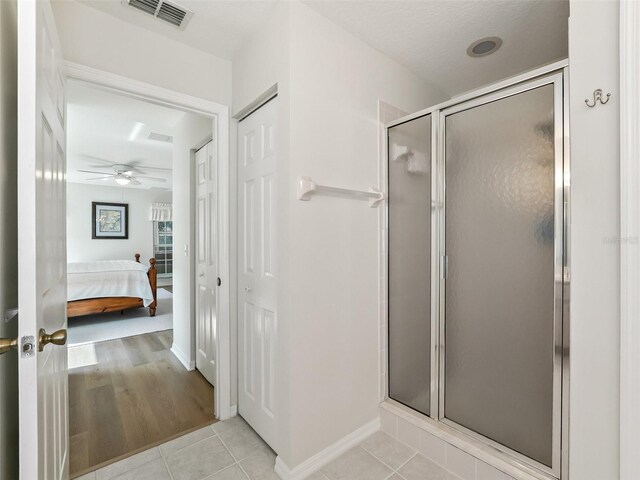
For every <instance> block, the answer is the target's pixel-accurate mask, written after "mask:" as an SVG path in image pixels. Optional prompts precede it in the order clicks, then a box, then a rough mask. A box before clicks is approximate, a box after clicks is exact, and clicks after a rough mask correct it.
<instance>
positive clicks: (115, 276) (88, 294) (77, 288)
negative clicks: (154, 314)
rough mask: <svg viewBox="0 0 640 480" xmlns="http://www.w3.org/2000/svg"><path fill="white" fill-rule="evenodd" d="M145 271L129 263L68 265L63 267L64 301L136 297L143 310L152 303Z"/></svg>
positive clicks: (119, 261) (110, 262)
mask: <svg viewBox="0 0 640 480" xmlns="http://www.w3.org/2000/svg"><path fill="white" fill-rule="evenodd" d="M148 269H149V267H147V266H146V265H143V264H141V263H137V262H134V261H133V260H103V261H99V262H86V263H84V262H83V263H70V264H68V266H67V299H68V301H70V302H71V301H73V300H84V299H87V298H103V297H138V298H142V300H143V304H144V306H145V307H148V306H149V305H150V304H151V302H153V292H152V291H151V285H149V277H148V276H147V270H148Z"/></svg>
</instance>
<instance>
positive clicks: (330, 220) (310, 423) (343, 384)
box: [234, 2, 445, 468]
mask: <svg viewBox="0 0 640 480" xmlns="http://www.w3.org/2000/svg"><path fill="white" fill-rule="evenodd" d="M278 8H279V11H276V12H275V13H274V18H271V19H269V25H267V27H265V29H264V30H263V31H262V32H261V33H260V34H259V35H256V36H255V37H254V38H253V39H252V40H251V42H250V43H249V44H248V45H247V46H246V48H245V49H243V50H242V51H241V53H240V55H239V56H238V57H237V58H236V59H234V111H238V110H240V109H242V108H243V107H245V105H246V104H247V103H248V102H250V101H251V100H252V99H254V98H256V97H257V96H258V95H259V94H260V93H262V92H264V91H265V90H267V89H268V88H269V87H270V86H271V85H273V83H275V82H277V83H278V85H279V88H278V101H279V114H280V117H279V118H278V122H279V129H280V135H279V137H278V138H279V144H278V148H279V157H280V158H279V161H278V178H279V197H278V201H279V204H278V211H279V218H278V239H279V240H278V242H279V245H278V254H279V258H278V270H277V271H278V275H279V280H278V288H279V291H278V329H279V330H278V360H277V364H278V375H279V376H280V382H279V383H278V415H279V416H280V432H279V435H278V438H279V444H278V445H277V453H278V455H279V457H280V458H281V460H282V461H284V463H285V464H286V465H287V466H288V467H290V468H293V467H295V466H297V465H299V464H300V463H301V462H303V461H304V460H306V459H308V458H309V457H311V456H312V455H314V454H316V453H318V452H319V451H321V450H322V449H324V448H326V447H327V446H329V445H331V444H333V443H335V442H336V441H338V440H339V439H341V438H342V437H344V436H345V435H347V434H349V433H351V432H353V431H354V430H356V429H358V428H359V427H361V426H363V425H365V424H367V423H368V422H370V421H373V420H375V419H376V418H377V416H378V380H379V361H378V359H379V356H378V353H379V342H378V340H379V339H378V334H379V327H378V307H379V301H380V296H379V291H378V261H379V259H380V255H379V250H378V246H379V245H378V234H377V232H378V228H379V225H378V219H379V216H378V210H375V209H370V208H369V207H368V205H367V203H366V202H361V201H357V200H353V199H345V198H330V197H322V196H317V197H314V198H313V200H311V201H310V202H308V203H307V202H300V201H298V200H297V198H296V189H295V180H296V177H297V176H298V175H310V176H312V177H313V178H314V179H315V180H317V181H318V182H319V183H326V184H335V185H338V186H346V187H354V188H355V187H358V188H366V187H367V186H369V185H379V180H380V179H379V163H378V142H379V138H378V132H379V123H378V100H383V101H385V102H388V103H390V104H393V105H396V106H398V107H399V108H402V109H404V110H406V111H415V110H418V109H421V108H424V107H427V106H429V105H431V104H434V103H437V102H439V101H442V100H444V99H445V96H444V95H443V94H442V93H440V92H438V91H436V90H435V89H433V88H432V87H430V86H429V85H428V84H427V83H426V82H424V81H423V80H421V79H419V78H418V77H417V76H415V75H413V74H412V73H410V72H409V71H408V70H406V69H405V68H404V67H402V66H400V65H398V64H397V63H395V62H393V61H391V60H390V59H389V58H387V57H385V56H383V55H382V54H380V53H379V52H377V51H376V50H374V49H372V48H371V47H369V46H367V45H366V44H364V43H363V42H361V41H360V40H358V39H356V38H355V37H354V36H352V35H351V34H349V33H347V32H345V31H344V30H342V29H341V28H339V27H337V26H336V25H334V24H333V23H331V22H329V21H328V20H326V19H325V18H324V17H322V16H320V15H318V14H317V13H315V12H314V11H312V10H311V9H309V8H308V7H306V6H305V5H303V4H301V3H299V2H293V3H288V4H286V5H281V6H279V7H278ZM283 44H284V45H283ZM327 419H330V421H327Z"/></svg>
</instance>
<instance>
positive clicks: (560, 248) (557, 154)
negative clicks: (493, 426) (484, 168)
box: [431, 71, 569, 478]
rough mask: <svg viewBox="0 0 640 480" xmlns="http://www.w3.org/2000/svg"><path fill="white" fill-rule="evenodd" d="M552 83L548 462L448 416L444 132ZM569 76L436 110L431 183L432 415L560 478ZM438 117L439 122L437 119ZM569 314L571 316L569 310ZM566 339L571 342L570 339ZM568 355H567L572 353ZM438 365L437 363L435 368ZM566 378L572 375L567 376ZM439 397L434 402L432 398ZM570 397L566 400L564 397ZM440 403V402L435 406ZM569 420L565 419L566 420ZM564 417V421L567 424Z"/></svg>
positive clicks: (515, 459) (522, 465)
mask: <svg viewBox="0 0 640 480" xmlns="http://www.w3.org/2000/svg"><path fill="white" fill-rule="evenodd" d="M545 85H553V95H554V96H553V104H554V105H553V109H554V321H553V323H554V333H553V337H554V359H553V366H554V371H553V413H552V437H553V438H552V466H551V468H549V467H548V466H546V465H543V464H541V463H539V462H537V461H535V460H533V459H531V458H529V457H527V456H525V455H523V454H521V453H518V452H516V451H514V450H512V449H510V448H509V447H507V446H505V445H502V444H500V443H498V442H496V441H494V440H491V439H489V438H487V437H485V436H483V435H481V434H479V433H476V432H474V431H472V430H470V429H467V428H465V427H463V426H462V425H459V424H457V423H455V422H453V421H452V420H449V419H447V418H446V417H445V412H444V399H445V393H446V391H445V389H446V386H445V369H446V356H445V355H446V342H445V326H446V321H445V310H446V308H445V307H446V303H445V302H446V278H445V270H446V264H445V261H446V260H445V259H446V238H445V219H446V167H445V157H446V143H445V134H446V127H445V121H446V117H447V116H449V115H452V114H455V113H459V112H462V111H465V110H469V109H471V108H474V107H479V106H482V105H486V104H490V103H493V102H496V101H499V100H502V99H505V98H508V97H512V96H514V95H518V94H521V93H525V92H527V91H530V90H533V89H536V88H539V87H542V86H545ZM563 90H564V79H563V72H562V71H558V72H555V73H551V74H548V75H545V76H542V77H537V78H533V79H530V80H527V81H519V82H517V83H515V84H513V85H511V86H505V87H503V88H502V89H500V90H499V91H496V92H493V93H486V94H481V95H479V96H478V97H475V98H471V99H465V100H464V101H463V102H460V103H457V104H454V105H451V106H448V107H447V108H444V109H441V110H439V111H437V112H434V115H433V117H432V135H434V137H435V138H436V141H435V142H433V144H432V145H433V151H432V158H433V159H435V162H434V167H435V169H434V170H433V172H435V175H433V178H437V181H438V184H437V185H436V186H435V188H432V192H433V194H434V195H436V197H435V198H434V204H435V205H436V206H437V209H436V213H435V215H434V216H435V217H436V218H435V220H434V221H435V223H436V225H437V226H436V229H435V230H433V231H434V232H437V235H432V245H431V251H432V262H434V263H432V265H439V266H440V268H439V270H440V271H439V275H438V278H437V280H436V281H435V283H432V292H431V299H432V304H433V303H435V304H436V307H435V309H436V310H437V315H435V316H434V317H432V331H434V330H435V331H436V332H437V333H436V336H435V337H433V338H437V339H438V341H437V345H436V348H434V349H433V353H434V355H435V356H436V357H437V361H436V362H435V364H434V363H433V362H432V375H434V373H435V378H437V379H438V386H437V388H436V389H435V390H436V391H432V397H431V398H432V410H431V417H432V418H434V419H437V420H439V421H440V422H442V423H443V424H445V425H448V426H450V427H452V428H454V429H455V430H458V431H460V432H462V433H464V434H465V435H467V436H469V437H471V439H473V440H476V441H478V442H480V443H483V444H485V445H488V446H490V447H492V448H495V449H497V450H499V451H501V452H503V453H506V454H507V455H508V457H509V460H510V463H513V465H514V466H517V467H519V468H524V469H525V470H529V468H527V467H532V468H534V469H536V470H538V471H540V472H542V473H544V474H546V475H548V476H552V477H555V478H561V473H562V470H564V468H563V466H564V465H563V464H564V463H565V462H567V461H568V457H567V458H563V450H567V449H563V448H562V444H563V441H562V440H563V431H564V430H565V429H566V428H567V426H568V418H566V415H563V412H562V411H563V403H564V402H563V390H564V389H563V363H564V361H565V359H564V356H565V355H567V354H568V336H565V335H563V326H564V323H567V322H568V318H566V319H565V318H564V317H565V315H566V314H567V313H568V312H565V309H564V302H563V298H564V295H565V289H568V280H569V279H568V276H567V275H566V271H565V268H566V267H568V264H567V258H568V257H567V255H565V251H566V247H567V246H568V243H567V242H566V240H565V237H566V235H567V232H566V225H567V223H566V219H565V216H566V215H568V208H567V206H568V185H565V182H566V181H568V178H565V177H567V174H568V164H567V165H565V162H564V157H565V146H564V144H565V142H564V137H565V132H564V123H565V116H564V102H563ZM434 119H435V122H434V121H433V120H434ZM567 317H568V316H567ZM565 342H566V345H565ZM567 361H568V359H567ZM433 369H437V371H436V372H433ZM565 381H568V380H567V379H565ZM434 399H435V403H434V402H433V400H434ZM565 401H566V400H565ZM434 406H436V408H434ZM563 420H564V422H563ZM563 423H565V425H563Z"/></svg>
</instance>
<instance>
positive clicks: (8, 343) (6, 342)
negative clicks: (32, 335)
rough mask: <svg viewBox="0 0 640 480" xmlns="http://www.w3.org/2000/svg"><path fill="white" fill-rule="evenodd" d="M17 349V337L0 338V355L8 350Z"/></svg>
mask: <svg viewBox="0 0 640 480" xmlns="http://www.w3.org/2000/svg"><path fill="white" fill-rule="evenodd" d="M17 349H18V339H17V338H14V339H13V340H11V339H9V338H0V355H2V354H3V353H7V352H8V351H9V350H17Z"/></svg>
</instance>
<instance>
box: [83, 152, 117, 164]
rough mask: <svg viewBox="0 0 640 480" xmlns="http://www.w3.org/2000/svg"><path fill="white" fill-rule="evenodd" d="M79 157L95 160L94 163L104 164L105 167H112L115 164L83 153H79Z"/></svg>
mask: <svg viewBox="0 0 640 480" xmlns="http://www.w3.org/2000/svg"><path fill="white" fill-rule="evenodd" d="M80 156H81V157H84V158H90V159H91V160H95V161H96V162H100V163H104V164H107V165H113V164H114V163H116V162H113V161H111V160H107V159H106V158H102V157H96V156H95V155H87V154H85V153H81V154H80Z"/></svg>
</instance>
